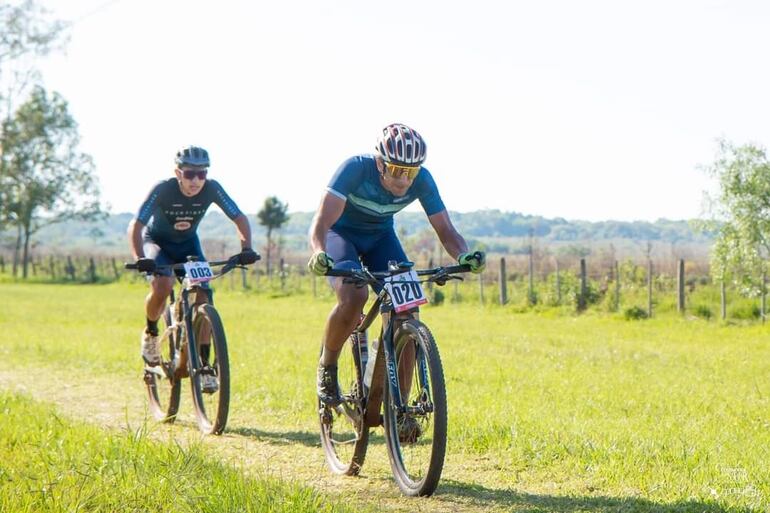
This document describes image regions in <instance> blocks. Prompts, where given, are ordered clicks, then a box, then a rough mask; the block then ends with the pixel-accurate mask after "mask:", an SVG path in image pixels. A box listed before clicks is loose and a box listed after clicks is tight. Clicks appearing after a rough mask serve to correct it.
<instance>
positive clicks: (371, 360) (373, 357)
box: [364, 338, 380, 386]
mask: <svg viewBox="0 0 770 513" xmlns="http://www.w3.org/2000/svg"><path fill="white" fill-rule="evenodd" d="M371 346H372V348H371V350H370V351H369V355H368V360H367V361H366V367H365V370H364V384H365V385H367V386H368V385H371V383H372V374H373V373H374V364H375V362H376V361H377V350H378V349H379V348H380V341H379V340H377V339H376V338H375V339H374V340H372V344H371Z"/></svg>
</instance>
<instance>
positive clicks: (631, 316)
mask: <svg viewBox="0 0 770 513" xmlns="http://www.w3.org/2000/svg"><path fill="white" fill-rule="evenodd" d="M623 316H624V317H625V318H626V320H627V321H639V320H642V319H646V318H647V310H645V309H643V308H642V307H640V306H636V305H634V306H632V307H630V308H626V309H625V310H624V311H623Z"/></svg>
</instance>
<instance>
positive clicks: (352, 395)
mask: <svg viewBox="0 0 770 513" xmlns="http://www.w3.org/2000/svg"><path fill="white" fill-rule="evenodd" d="M349 345H350V351H344V350H343V351H342V352H341V353H340V358H339V361H338V362H337V377H338V382H339V386H340V393H341V395H342V397H343V401H342V403H341V404H339V405H337V406H326V405H323V404H322V403H321V402H320V401H318V414H319V417H320V423H321V445H322V446H323V449H324V453H325V455H326V462H327V463H328V465H329V468H330V469H331V470H332V472H334V473H335V474H342V475H348V476H355V475H357V474H358V473H359V471H360V470H361V466H362V465H363V464H364V459H365V458H366V449H367V446H368V445H369V428H368V427H366V426H364V414H363V409H362V403H363V399H362V398H363V391H362V384H361V376H362V375H363V369H362V368H361V362H360V357H359V354H358V349H357V348H356V347H355V344H352V343H351V344H349Z"/></svg>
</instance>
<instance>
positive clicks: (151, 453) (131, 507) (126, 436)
mask: <svg viewBox="0 0 770 513" xmlns="http://www.w3.org/2000/svg"><path fill="white" fill-rule="evenodd" d="M0 412H2V414H3V421H2V423H0V511H7V512H14V513H24V512H67V513H71V512H76V511H89V512H110V513H111V512H116V511H120V512H139V511H166V510H173V511H175V512H196V513H197V512H212V513H214V512H216V513H220V512H260V513H261V512H286V513H288V512H316V511H324V512H330V513H331V512H343V511H353V510H352V509H349V508H347V507H344V506H339V505H333V504H332V503H330V502H329V501H328V500H325V499H324V498H323V497H322V496H320V495H319V494H318V493H317V492H315V491H314V490H312V489H310V488H308V487H301V486H298V485H296V484H295V485H290V484H287V483H283V482H281V481H278V480H276V479H267V478H263V479H248V478H245V477H243V476H242V475H241V474H239V473H238V472H236V471H234V470H233V469H230V468H227V467H225V466H223V465H220V464H218V463H216V461H217V458H216V456H214V455H213V454H211V451H208V450H206V449H205V448H204V447H202V446H200V445H192V446H189V447H186V448H183V447H182V446H180V445H174V444H166V445H160V444H158V443H153V442H152V441H150V440H148V438H147V436H146V431H145V430H144V429H138V430H135V431H126V432H122V433H114V432H109V433H107V434H106V435H105V433H104V432H102V431H101V430H99V429H98V428H96V427H94V426H89V425H86V424H84V423H76V422H71V421H68V420H65V419H63V418H62V417H61V416H59V415H58V414H57V413H56V412H55V411H54V409H53V408H52V407H50V406H46V405H42V404H39V403H36V402H33V401H31V400H30V399H29V398H27V397H22V396H14V395H10V394H7V393H0Z"/></svg>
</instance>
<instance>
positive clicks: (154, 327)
mask: <svg viewBox="0 0 770 513" xmlns="http://www.w3.org/2000/svg"><path fill="white" fill-rule="evenodd" d="M147 333H149V334H150V335H152V336H153V337H157V336H158V321H151V320H150V319H147Z"/></svg>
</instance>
